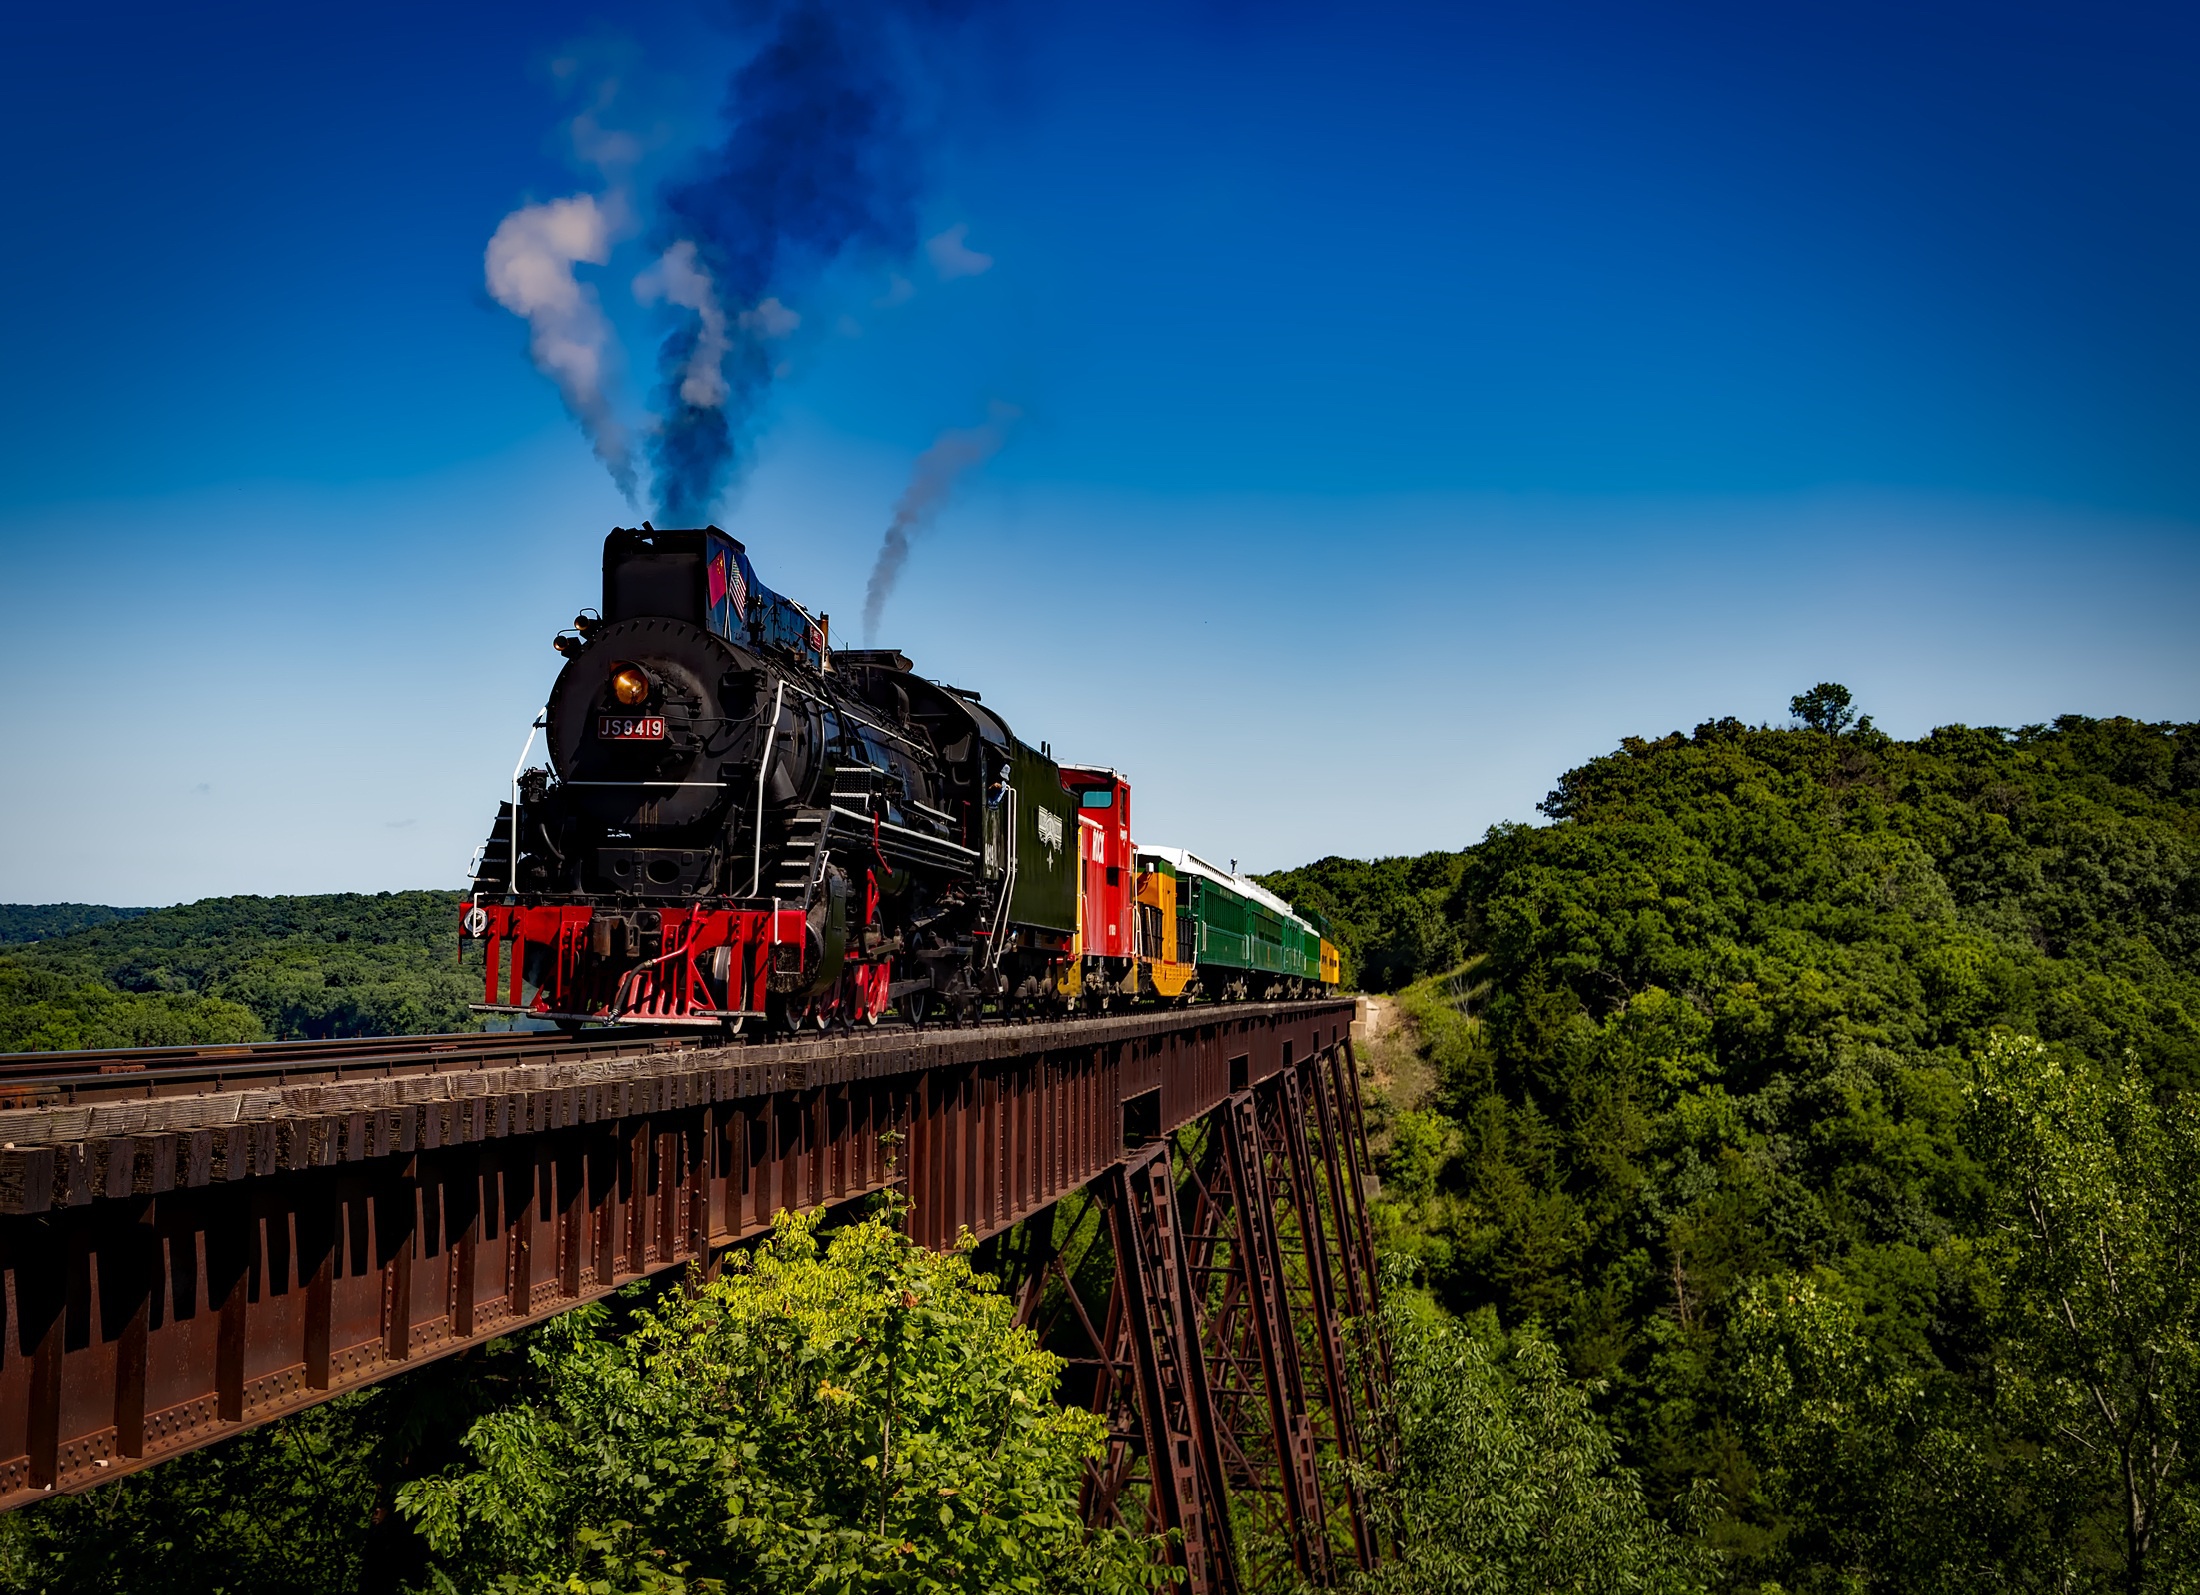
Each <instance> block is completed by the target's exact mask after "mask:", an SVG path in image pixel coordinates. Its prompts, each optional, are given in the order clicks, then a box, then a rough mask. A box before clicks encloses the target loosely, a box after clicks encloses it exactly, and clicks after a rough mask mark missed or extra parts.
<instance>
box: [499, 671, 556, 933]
mask: <svg viewBox="0 0 2200 1595" xmlns="http://www.w3.org/2000/svg"><path fill="white" fill-rule="evenodd" d="M549 723H550V705H548V704H547V703H546V704H544V705H543V706H542V707H541V708H540V709H537V710H536V711H535V723H534V724H533V725H531V726H529V727H528V728H527V740H526V742H524V743H523V744H521V746H520V750H519V763H517V764H515V765H513V766H512V879H511V886H510V888H509V890H510V891H511V894H512V895H513V896H514V897H517V896H519V777H520V772H521V771H522V770H524V769H526V768H527V755H528V754H530V753H532V752H534V751H535V733H536V732H537V731H540V730H542V729H543V728H544V727H545V726H547V725H549Z"/></svg>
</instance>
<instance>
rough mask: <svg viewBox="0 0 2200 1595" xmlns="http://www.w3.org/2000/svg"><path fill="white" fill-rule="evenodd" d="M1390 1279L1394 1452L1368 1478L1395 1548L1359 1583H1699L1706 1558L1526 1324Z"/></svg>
mask: <svg viewBox="0 0 2200 1595" xmlns="http://www.w3.org/2000/svg"><path fill="white" fill-rule="evenodd" d="M1402 1285H1403V1281H1402V1280H1399V1281H1395V1282H1394V1288H1393V1289H1392V1290H1391V1292H1390V1302H1391V1303H1392V1305H1391V1306H1390V1307H1389V1308H1388V1309H1387V1310H1386V1312H1385V1322H1386V1329H1387V1332H1388V1334H1389V1337H1390V1342H1391V1353H1392V1357H1393V1359H1394V1365H1395V1366H1394V1371H1395V1373H1396V1379H1395V1382H1394V1384H1393V1386H1392V1400H1393V1402H1394V1403H1395V1412H1394V1417H1395V1420H1396V1423H1397V1426H1398V1427H1397V1432H1398V1444H1399V1451H1400V1456H1399V1461H1398V1466H1397V1467H1396V1469H1395V1470H1394V1471H1393V1472H1392V1473H1390V1474H1388V1475H1384V1476H1379V1477H1372V1478H1371V1479H1370V1480H1369V1481H1368V1482H1369V1496H1368V1499H1369V1504H1370V1507H1371V1508H1372V1510H1373V1511H1374V1513H1375V1514H1376V1516H1377V1518H1378V1520H1379V1522H1380V1523H1381V1526H1382V1528H1383V1529H1384V1531H1385V1532H1386V1534H1387V1535H1388V1537H1389V1539H1390V1541H1391V1542H1392V1545H1393V1547H1394V1554H1393V1555H1392V1557H1391V1559H1390V1560H1389V1561H1387V1562H1384V1563H1383V1564H1381V1565H1380V1566H1378V1567H1377V1568H1376V1569H1375V1570H1374V1571H1373V1572H1372V1573H1369V1574H1366V1575H1363V1576H1362V1577H1361V1579H1360V1583H1359V1587H1360V1588H1361V1589H1363V1590H1366V1591H1368V1592H1370V1595H1373V1592H1381V1595H1409V1592H1410V1595H1515V1592H1518V1595H1541V1592H1546V1591H1568V1592H1579V1595H1592V1592H1594V1595H1604V1592H1609V1595H1622V1592H1625V1595H1636V1592H1641V1595H1653V1592H1674V1595H1679V1592H1683V1591H1695V1590H1701V1589H1703V1588H1704V1587H1706V1581H1707V1577H1708V1575H1709V1573H1710V1570H1711V1569H1710V1565H1709V1561H1708V1559H1707V1558H1706V1557H1705V1556H1704V1555H1703V1553H1702V1552H1701V1551H1700V1550H1699V1549H1698V1548H1697V1547H1696V1545H1695V1542H1694V1541H1693V1540H1692V1539H1690V1538H1689V1537H1687V1536H1685V1535H1682V1534H1678V1533H1675V1532H1674V1531H1673V1530H1672V1529H1671V1528H1669V1527H1667V1525H1666V1524H1665V1523H1663V1522H1662V1521H1660V1520H1659V1518H1658V1517H1657V1515H1656V1514H1655V1513H1653V1512H1652V1511H1651V1510H1650V1508H1649V1506H1648V1505H1647V1504H1646V1503H1645V1501H1644V1499H1643V1493H1642V1486H1641V1484H1640V1483H1639V1482H1638V1481H1637V1479H1636V1477H1635V1475H1634V1474H1633V1473H1632V1472H1630V1471H1629V1470H1628V1469H1626V1468H1625V1467H1622V1466H1621V1465H1620V1464H1619V1460H1618V1454H1617V1450H1616V1448H1615V1447H1614V1445H1613V1442H1612V1437H1611V1435H1610V1433H1609V1431H1608V1430H1607V1429H1606V1428H1605V1426H1604V1425H1603V1423H1602V1422H1600V1421H1599V1420H1598V1418H1597V1416H1596V1414H1595V1413H1594V1412H1593V1411H1592V1410H1591V1407H1590V1398H1591V1396H1592V1395H1593V1394H1594V1393H1595V1389H1594V1387H1593V1386H1584V1385H1582V1384H1579V1383H1577V1382H1576V1381H1574V1380H1573V1379H1572V1378H1570V1377H1568V1375H1567V1373H1566V1370H1565V1365H1564V1363H1563V1361H1562V1360H1561V1359H1560V1357H1559V1354H1558V1351H1557V1349H1556V1348H1555V1347H1554V1346H1553V1345H1552V1344H1551V1343H1550V1341H1549V1340H1547V1339H1546V1338H1544V1337H1543V1336H1542V1335H1541V1334H1540V1333H1538V1332H1537V1331H1535V1330H1534V1329H1532V1328H1531V1329H1527V1330H1524V1331H1522V1332H1520V1333H1518V1334H1515V1335H1513V1336H1511V1337H1510V1338H1507V1337H1505V1336H1503V1335H1500V1334H1499V1333H1498V1332H1497V1328H1496V1324H1495V1321H1494V1320H1493V1319H1491V1318H1489V1317H1488V1316H1487V1315H1482V1316H1480V1317H1478V1318H1476V1319H1472V1320H1463V1319H1457V1318H1452V1317H1449V1316H1444V1315H1438V1314H1432V1313H1429V1312H1427V1311H1426V1310H1425V1309H1422V1310H1416V1308H1415V1305H1414V1304H1413V1303H1412V1301H1411V1298H1410V1295H1409V1293H1408V1292H1406V1291H1405V1290H1404V1289H1402V1288H1396V1287H1399V1286H1402Z"/></svg>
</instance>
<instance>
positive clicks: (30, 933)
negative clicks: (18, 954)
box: [0, 903, 152, 947]
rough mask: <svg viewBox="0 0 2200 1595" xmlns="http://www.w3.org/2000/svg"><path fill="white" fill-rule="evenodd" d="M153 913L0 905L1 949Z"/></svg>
mask: <svg viewBox="0 0 2200 1595" xmlns="http://www.w3.org/2000/svg"><path fill="white" fill-rule="evenodd" d="M151 912H152V910H151V909H150V908H108V907H106V906H105V905H104V904H100V903H0V947H11V946H15V945H18V944H20V943H24V942H37V941H50V940H52V939H53V938H54V937H56V936H67V935H69V934H71V933H72V932H75V931H80V930H89V929H91V928H92V927H93V926H95V925H111V924H113V923H114V922H115V921H116V920H118V919H135V918H137V917H138V916H139V915H140V914H150V913H151Z"/></svg>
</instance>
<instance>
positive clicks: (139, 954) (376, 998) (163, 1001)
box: [0, 891, 481, 1051]
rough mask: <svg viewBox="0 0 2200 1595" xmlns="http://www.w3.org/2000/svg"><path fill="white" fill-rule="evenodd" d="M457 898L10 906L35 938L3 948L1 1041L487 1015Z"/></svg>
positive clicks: (325, 1031) (144, 1037)
mask: <svg viewBox="0 0 2200 1595" xmlns="http://www.w3.org/2000/svg"><path fill="white" fill-rule="evenodd" d="M64 911H66V912H64ZM458 912H459V894H458V893H456V892H427V891H421V892H381V893H375V894H372V895H365V894H359V893H350V892H344V893H332V894H329V895H326V896H319V897H210V898H207V899H205V900H204V901H201V902H196V903H185V904H183V905H181V906H179V907H175V908H158V909H150V910H114V909H100V908H93V907H89V906H87V905H83V904H48V905H38V906H31V905H22V904H13V905H6V906H0V925H6V926H11V927H14V928H15V929H16V930H17V931H18V932H20V933H23V934H24V941H25V944H24V945H16V946H7V947H4V948H0V1051H32V1050H42V1049H47V1048H54V1047H121V1046H167V1045H176V1044H181V1043H184V1042H192V1041H249V1040H261V1039H275V1040H292V1039H307V1038H310V1039H319V1038H323V1037H329V1036H376V1035H382V1036H389V1035H419V1034H423V1033H426V1032H429V1031H447V1030H472V1029H476V1028H478V1021H477V1020H476V1018H475V1016H474V1015H473V1014H471V1013H469V1012H468V1011H467V1007H466V1005H467V1004H468V1003H469V1002H478V1001H480V992H481V976H480V968H481V954H480V951H479V948H478V945H470V946H469V952H470V957H469V958H468V960H467V961H466V963H464V964H463V965H462V964H461V962H460V959H459V947H460V943H459V939H458ZM32 931H36V932H37V933H38V934H37V936H36V938H35V939H33V938H32V937H31V936H30V935H29V934H28V933H29V932H32Z"/></svg>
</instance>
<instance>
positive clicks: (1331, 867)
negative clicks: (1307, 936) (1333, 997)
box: [1255, 853, 1464, 991]
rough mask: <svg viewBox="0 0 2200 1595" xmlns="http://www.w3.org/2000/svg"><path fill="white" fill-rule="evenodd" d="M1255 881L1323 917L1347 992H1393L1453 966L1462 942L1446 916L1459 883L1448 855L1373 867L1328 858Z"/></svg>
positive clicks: (1454, 924) (1450, 914)
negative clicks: (1348, 987)
mask: <svg viewBox="0 0 2200 1595" xmlns="http://www.w3.org/2000/svg"><path fill="white" fill-rule="evenodd" d="M1255 878H1256V879H1257V880H1259V881H1260V883H1261V884H1262V885H1263V886H1266V887H1267V888H1269V890H1271V891H1274V892H1276V893H1279V894H1280V895H1281V896H1282V897H1283V898H1284V899H1285V900H1286V901H1288V902H1292V903H1296V904H1299V905H1300V906H1302V907H1306V908H1311V909H1315V910H1317V911H1319V912H1320V913H1322V914H1324V915H1326V916H1327V917H1328V920H1329V930H1330V935H1329V939H1330V940H1331V941H1332V942H1333V943H1335V944H1336V947H1337V951H1338V953H1339V955H1340V956H1341V957H1342V959H1343V961H1344V978H1345V980H1346V982H1347V983H1348V984H1352V985H1357V986H1359V987H1360V988H1362V989H1363V990H1366V991H1395V990H1397V989H1398V988H1399V987H1400V986H1403V985H1405V984H1407V983H1408V982H1409V981H1414V980H1418V979H1420V978H1421V977H1422V976H1423V975H1427V974H1431V973H1433V972H1435V971H1437V970H1440V969H1449V968H1450V967H1451V966H1452V965H1453V964H1455V963H1457V962H1458V961H1459V958H1460V955H1461V948H1462V947H1463V945H1464V941H1463V936H1462V927H1461V926H1460V925H1459V924H1458V923H1457V922H1456V917H1455V914H1454V912H1453V910H1454V907H1455V904H1454V898H1455V894H1456V893H1457V891H1458V887H1459V878H1460V858H1459V855H1457V854H1455V853H1425V854H1423V855H1422V856H1421V857H1419V858H1384V859H1376V860H1375V861H1373V862H1372V863H1368V862H1363V861H1361V860H1359V859H1351V858H1334V857H1332V858H1325V859H1320V860H1317V861H1316V862H1314V863H1312V864H1308V865H1305V866H1303V867H1302V868H1299V869H1291V870H1279V871H1277V872H1276V873H1275V874H1273V875H1261V876H1256V877H1255Z"/></svg>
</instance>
